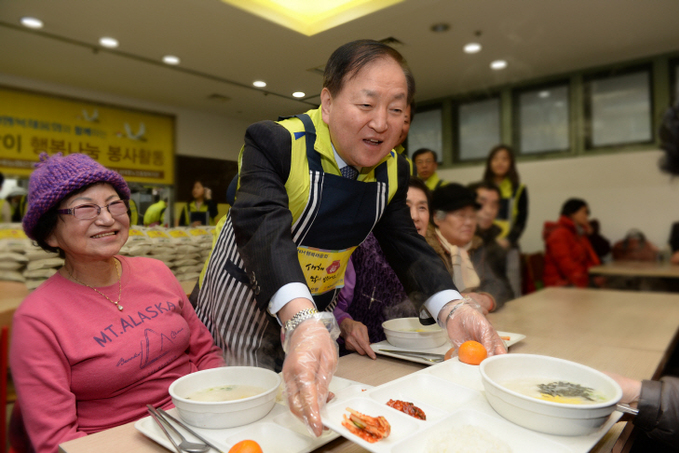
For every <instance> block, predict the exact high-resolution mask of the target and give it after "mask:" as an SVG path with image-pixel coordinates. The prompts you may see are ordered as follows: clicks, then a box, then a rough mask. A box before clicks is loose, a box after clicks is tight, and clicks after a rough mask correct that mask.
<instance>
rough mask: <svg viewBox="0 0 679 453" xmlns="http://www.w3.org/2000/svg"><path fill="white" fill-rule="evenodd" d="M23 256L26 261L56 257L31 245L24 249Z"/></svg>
mask: <svg viewBox="0 0 679 453" xmlns="http://www.w3.org/2000/svg"><path fill="white" fill-rule="evenodd" d="M25 255H26V258H27V259H28V261H37V260H44V259H46V258H54V257H56V256H57V254H56V253H54V252H48V251H47V250H43V249H41V248H40V247H35V246H33V245H31V246H30V247H28V248H27V249H26V252H25Z"/></svg>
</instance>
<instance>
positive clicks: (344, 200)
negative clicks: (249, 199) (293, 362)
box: [196, 114, 389, 371]
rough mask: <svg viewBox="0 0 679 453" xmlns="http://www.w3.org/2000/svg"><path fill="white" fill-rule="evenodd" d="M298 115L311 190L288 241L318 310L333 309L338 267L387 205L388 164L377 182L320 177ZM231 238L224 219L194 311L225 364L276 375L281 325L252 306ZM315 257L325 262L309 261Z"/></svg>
mask: <svg viewBox="0 0 679 453" xmlns="http://www.w3.org/2000/svg"><path fill="white" fill-rule="evenodd" d="M297 117H298V118H299V119H300V120H302V122H303V123H304V127H305V139H306V155H307V160H308V162H309V173H310V188H309V194H308V200H307V203H306V206H305V208H304V210H303V213H302V215H300V216H299V218H298V219H297V220H296V221H295V222H294V224H293V225H292V239H293V241H294V242H295V244H296V245H297V248H298V259H299V263H298V265H300V266H301V267H302V271H303V272H304V275H305V278H306V280H307V284H308V285H309V288H310V290H311V293H312V295H313V297H314V302H315V303H316V307H317V308H318V310H326V311H332V310H333V309H334V307H335V305H336V303H337V302H336V300H335V298H336V296H337V293H338V292H339V290H340V289H341V287H343V286H344V270H345V268H346V264H347V262H348V260H349V257H350V255H351V252H352V251H353V250H354V249H355V248H356V247H357V246H358V245H360V244H361V242H363V240H364V239H365V238H366V237H367V236H368V234H369V233H370V232H371V231H372V229H373V228H374V226H375V224H376V223H377V222H378V220H379V219H380V217H381V216H382V214H383V212H384V209H385V207H386V205H387V202H388V193H389V190H388V189H389V184H388V174H387V164H386V162H383V163H382V164H380V166H378V167H377V168H376V169H375V179H376V181H375V182H362V181H354V180H350V179H346V178H343V177H342V176H337V175H333V174H329V173H325V172H324V171H323V168H322V165H321V156H320V154H319V153H318V152H316V151H315V149H314V143H315V140H316V136H315V131H316V129H315V127H314V124H313V122H312V121H311V119H310V118H309V116H307V115H305V114H303V115H297ZM236 234H237V232H235V231H234V228H233V224H232V222H231V217H230V214H229V215H228V217H227V219H226V222H225V224H224V227H223V228H222V230H221V232H220V233H219V236H218V237H217V241H216V242H215V246H214V249H213V251H212V255H211V258H210V261H209V263H208V266H207V269H206V272H205V277H204V280H203V285H202V287H201V290H200V293H199V295H198V303H197V308H196V313H197V314H198V317H199V318H200V320H201V321H202V322H203V323H204V324H205V325H206V326H207V328H208V329H209V330H210V332H211V333H212V336H213V337H214V339H215V343H216V344H217V345H218V346H219V347H221V348H222V350H223V351H224V354H225V359H226V363H227V365H253V366H260V367H264V368H270V369H273V370H275V371H280V370H281V369H282V367H283V360H284V359H285V355H284V353H283V348H282V346H281V340H280V333H281V329H280V325H279V323H278V320H277V319H276V318H275V317H273V316H271V315H270V314H269V313H268V312H267V311H266V310H262V309H260V308H259V307H258V306H257V303H256V301H255V297H256V294H255V293H254V292H253V290H252V289H251V286H252V285H251V282H250V281H249V277H248V273H247V272H246V270H245V269H244V268H243V261H242V259H241V258H240V255H239V252H238V249H237V247H236V239H235V235H236ZM315 256H322V257H324V258H323V259H326V260H327V259H330V262H325V263H320V262H317V261H314V259H315V258H314V257H315ZM328 257H329V258H328ZM331 270H332V271H333V272H332V275H330V271H331ZM330 277H333V278H332V279H330V280H332V281H331V282H330V283H329V284H327V283H326V284H324V282H323V280H326V279H328V278H330Z"/></svg>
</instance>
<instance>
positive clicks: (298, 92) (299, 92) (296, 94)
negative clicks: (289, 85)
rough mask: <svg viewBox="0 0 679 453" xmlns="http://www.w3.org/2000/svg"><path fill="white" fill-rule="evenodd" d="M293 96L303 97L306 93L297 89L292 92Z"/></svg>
mask: <svg viewBox="0 0 679 453" xmlns="http://www.w3.org/2000/svg"><path fill="white" fill-rule="evenodd" d="M292 96H293V97H296V98H303V97H304V96H306V93H305V92H303V91H295V92H294V93H292Z"/></svg>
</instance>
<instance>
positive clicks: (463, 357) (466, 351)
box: [457, 340, 488, 365]
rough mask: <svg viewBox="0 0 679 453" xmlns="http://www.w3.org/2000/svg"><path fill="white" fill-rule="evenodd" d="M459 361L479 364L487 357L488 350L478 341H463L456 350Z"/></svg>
mask: <svg viewBox="0 0 679 453" xmlns="http://www.w3.org/2000/svg"><path fill="white" fill-rule="evenodd" d="M457 356H458V358H459V359H460V362H463V363H468V364H469V365H479V364H480V363H481V362H483V361H484V360H485V358H486V357H488V351H486V348H484V347H483V345H482V344H481V343H479V342H478V341H471V340H470V341H465V342H464V343H462V344H461V345H460V348H459V349H458V351H457Z"/></svg>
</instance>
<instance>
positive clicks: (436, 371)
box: [423, 357, 484, 392]
mask: <svg viewBox="0 0 679 453" xmlns="http://www.w3.org/2000/svg"><path fill="white" fill-rule="evenodd" d="M423 371H425V372H427V373H428V374H431V375H433V376H437V377H440V378H441V379H445V380H446V381H449V382H454V383H456V384H458V385H462V386H464V387H467V388H470V389H474V390H478V391H479V392H483V391H484V389H483V382H482V381H481V371H479V367H478V365H468V364H466V363H462V362H460V360H459V359H458V358H457V357H455V358H452V359H450V360H446V361H445V362H442V363H437V364H436V365H434V366H432V367H429V368H427V369H426V370H423Z"/></svg>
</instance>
